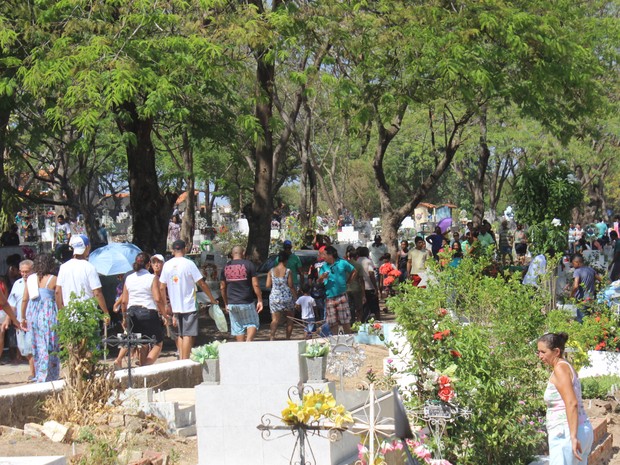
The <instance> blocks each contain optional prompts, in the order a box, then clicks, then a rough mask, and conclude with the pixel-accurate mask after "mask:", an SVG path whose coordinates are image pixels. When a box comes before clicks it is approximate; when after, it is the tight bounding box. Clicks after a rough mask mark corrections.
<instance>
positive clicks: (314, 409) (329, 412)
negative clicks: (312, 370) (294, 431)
mask: <svg viewBox="0 0 620 465" xmlns="http://www.w3.org/2000/svg"><path fill="white" fill-rule="evenodd" d="M321 419H327V420H331V421H333V422H334V426H335V427H336V428H342V427H343V425H344V424H345V423H353V418H352V417H351V413H350V412H347V411H346V410H345V408H344V405H336V399H334V396H333V395H332V393H331V392H321V391H319V392H307V393H305V394H304V396H303V399H302V400H301V404H298V403H296V402H293V401H292V400H290V399H289V400H288V407H286V408H285V409H284V410H282V421H283V422H284V423H286V424H288V425H300V424H304V425H309V424H310V423H312V422H315V421H319V420H321Z"/></svg>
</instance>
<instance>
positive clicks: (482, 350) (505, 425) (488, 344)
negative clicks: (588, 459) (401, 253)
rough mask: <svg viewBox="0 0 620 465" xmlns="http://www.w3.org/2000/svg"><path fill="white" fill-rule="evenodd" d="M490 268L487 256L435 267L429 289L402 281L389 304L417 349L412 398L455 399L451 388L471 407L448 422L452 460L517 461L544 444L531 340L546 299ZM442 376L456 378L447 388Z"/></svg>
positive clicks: (539, 324)
mask: <svg viewBox="0 0 620 465" xmlns="http://www.w3.org/2000/svg"><path fill="white" fill-rule="evenodd" d="M488 268H489V263H488V262H487V261H486V259H484V258H482V259H480V260H479V261H475V260H472V259H469V258H465V259H464V260H463V261H462V262H461V265H460V266H459V267H456V268H454V269H448V270H446V271H443V272H438V271H435V272H434V273H435V274H434V278H435V279H431V280H430V281H429V284H428V288H427V289H419V288H415V287H412V286H410V285H408V284H406V285H403V286H402V287H401V290H402V292H401V293H400V294H398V295H396V296H395V297H392V298H390V299H389V301H388V306H389V308H390V309H391V310H394V311H395V312H396V314H397V317H398V322H399V324H400V325H401V326H402V327H403V329H404V332H405V335H406V337H407V341H408V343H409V345H410V346H411V358H410V370H411V372H412V373H413V374H414V375H415V377H416V379H417V381H416V382H415V383H414V384H413V385H412V386H411V393H410V397H411V403H412V404H413V405H416V406H419V405H421V404H422V403H424V402H426V401H438V400H439V399H442V395H443V397H444V399H445V398H450V388H451V389H453V390H454V395H455V397H454V398H453V399H452V400H451V402H452V403H456V404H457V405H458V406H459V407H461V408H468V409H471V411H472V415H471V418H469V419H466V420H463V419H459V420H457V421H456V422H455V423H454V424H451V425H449V426H448V431H447V433H446V435H445V436H444V438H443V441H444V450H445V451H447V453H448V456H447V458H448V459H449V460H450V461H451V462H452V463H459V464H479V463H502V464H515V465H516V464H521V463H527V461H528V460H529V459H530V458H531V457H532V456H533V454H534V453H535V452H536V451H537V449H538V447H539V446H540V445H541V443H542V442H543V441H544V435H543V433H542V432H541V427H542V422H543V421H544V420H543V417H542V413H543V411H544V409H543V402H542V391H543V390H544V384H543V383H544V379H545V375H544V374H543V372H542V370H541V368H540V365H539V362H538V360H537V358H536V357H535V356H534V346H533V343H532V341H535V340H536V339H537V337H538V336H539V335H540V334H541V328H542V327H543V324H544V318H545V317H544V315H543V313H542V311H541V310H542V308H543V306H544V302H545V297H546V296H545V295H544V294H543V291H539V290H536V289H533V288H531V287H530V286H523V285H522V284H521V283H520V280H519V277H518V276H505V277H502V276H498V277H491V276H488V275H487V271H486V270H488ZM465 321H466V322H467V324H463V322H465ZM442 376H447V377H448V378H449V380H450V383H449V386H448V388H447V389H446V388H445V387H444V388H441V386H440V385H439V383H440V382H441V380H442V379H444V381H445V378H442ZM442 389H443V392H442ZM444 399H442V400H444ZM465 444H466V446H465Z"/></svg>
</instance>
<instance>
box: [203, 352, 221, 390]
mask: <svg viewBox="0 0 620 465" xmlns="http://www.w3.org/2000/svg"><path fill="white" fill-rule="evenodd" d="M219 382H220V359H219V358H210V359H207V360H205V362H204V363H203V364H202V383H203V384H219Z"/></svg>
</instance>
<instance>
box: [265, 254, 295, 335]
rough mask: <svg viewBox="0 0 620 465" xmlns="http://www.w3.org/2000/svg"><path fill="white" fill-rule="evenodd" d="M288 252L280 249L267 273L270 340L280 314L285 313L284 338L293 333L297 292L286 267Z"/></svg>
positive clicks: (277, 324) (274, 333)
mask: <svg viewBox="0 0 620 465" xmlns="http://www.w3.org/2000/svg"><path fill="white" fill-rule="evenodd" d="M288 258H289V253H288V252H285V251H284V250H282V251H281V252H280V254H279V255H278V264H277V265H276V266H274V267H273V268H272V269H271V270H269V274H267V284H266V286H267V288H271V294H269V310H270V311H271V325H270V327H269V328H270V330H271V334H270V337H269V340H270V341H273V340H275V338H276V331H277V330H278V326H279V325H280V319H281V317H282V314H284V315H286V319H287V321H286V339H290V338H291V334H293V320H291V318H292V317H293V316H294V314H293V311H294V310H295V301H296V300H297V292H296V291H295V287H294V286H293V275H292V274H291V270H289V269H288V268H287V267H286V263H287V262H288Z"/></svg>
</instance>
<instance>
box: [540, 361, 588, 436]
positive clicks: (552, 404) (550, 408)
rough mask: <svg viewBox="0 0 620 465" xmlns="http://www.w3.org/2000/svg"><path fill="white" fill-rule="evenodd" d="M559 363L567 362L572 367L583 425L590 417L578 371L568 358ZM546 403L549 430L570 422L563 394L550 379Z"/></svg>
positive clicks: (546, 391)
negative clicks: (582, 393) (585, 406)
mask: <svg viewBox="0 0 620 465" xmlns="http://www.w3.org/2000/svg"><path fill="white" fill-rule="evenodd" d="M558 363H566V364H567V365H568V366H569V367H570V371H571V375H572V380H573V390H574V391H575V396H576V397H577V413H578V415H579V425H583V424H584V423H585V422H586V421H587V419H588V417H587V415H586V411H585V410H584V408H583V400H582V398H581V383H580V382H579V377H578V376H577V373H576V372H575V370H574V369H573V367H572V366H571V364H570V363H568V362H567V361H566V360H560V361H559V362H558ZM544 399H545V403H546V404H547V430H549V429H551V428H553V427H555V426H558V425H563V424H566V423H568V417H567V416H566V405H564V401H563V400H562V396H560V393H559V392H558V390H557V388H556V387H555V385H554V384H553V383H552V382H551V381H549V382H548V383H547V389H545V395H544Z"/></svg>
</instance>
